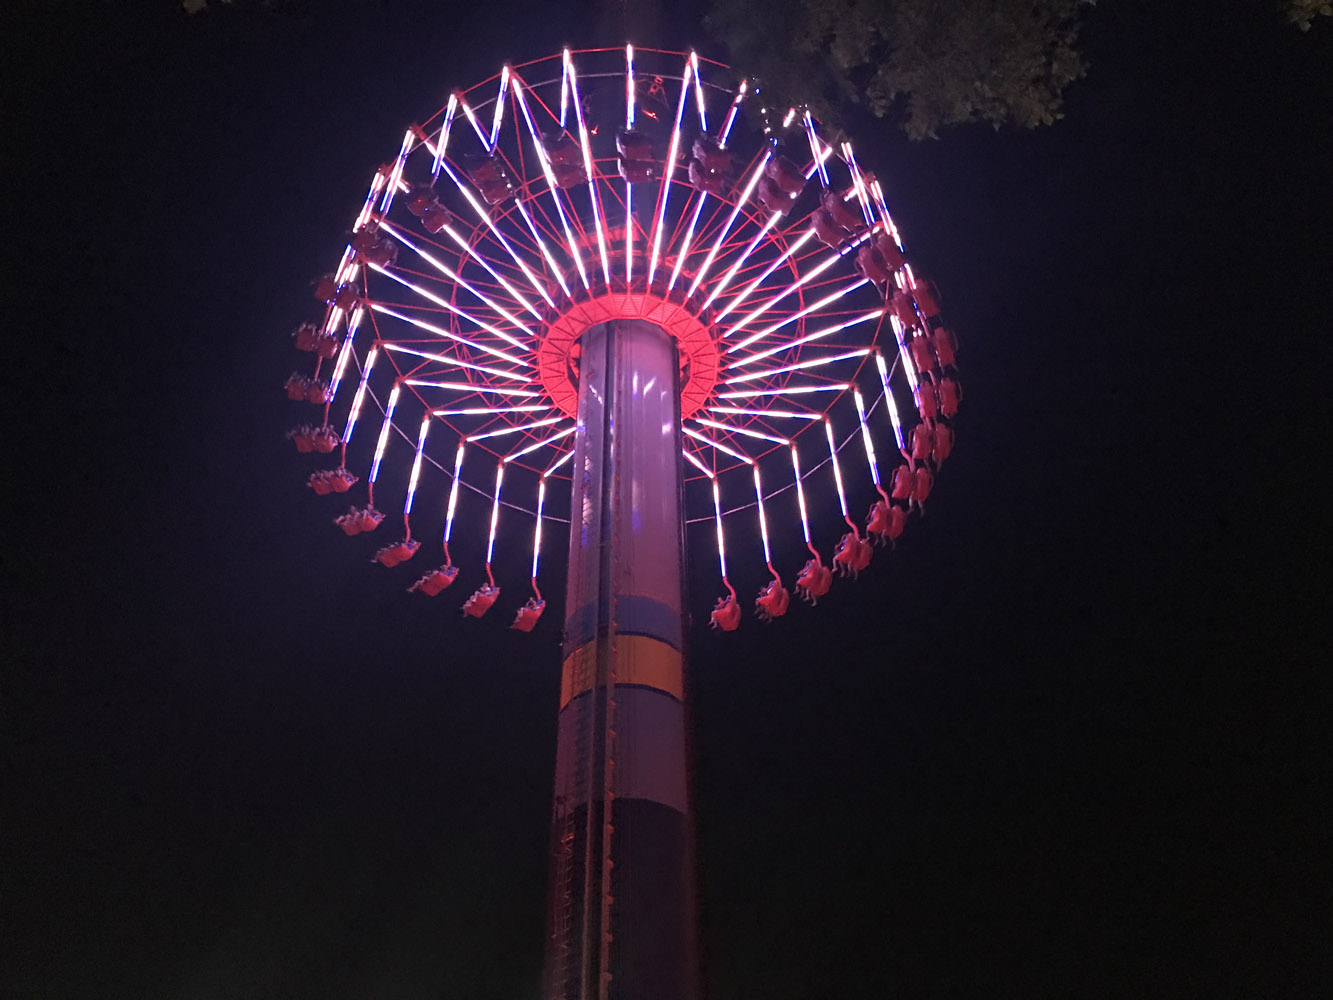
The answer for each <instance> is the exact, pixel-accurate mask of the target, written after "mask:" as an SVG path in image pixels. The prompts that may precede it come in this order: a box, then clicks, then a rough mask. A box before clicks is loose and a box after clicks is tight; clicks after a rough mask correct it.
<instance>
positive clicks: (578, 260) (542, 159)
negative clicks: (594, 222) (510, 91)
mask: <svg viewBox="0 0 1333 1000" xmlns="http://www.w3.org/2000/svg"><path fill="white" fill-rule="evenodd" d="M514 96H515V97H517V98H518V106H519V108H520V109H521V110H522V112H523V119H524V121H526V122H527V126H528V134H529V135H530V136H531V137H532V145H533V148H534V149H535V150H536V151H537V162H538V163H540V164H541V167H542V173H544V174H545V175H546V188H547V190H548V191H549V192H550V194H551V201H552V202H554V204H555V211H556V214H557V215H559V216H560V225H561V226H562V227H563V228H564V230H565V243H566V244H567V245H568V247H569V255H570V257H572V258H573V259H574V265H575V266H576V267H577V268H578V271H579V279H580V280H581V281H582V282H583V287H584V288H585V289H587V288H588V273H587V271H585V270H584V268H583V255H582V254H580V253H579V248H578V242H577V241H576V240H575V239H574V233H573V231H572V230H571V229H570V228H569V219H568V218H567V217H566V215H565V209H564V206H563V205H562V204H561V203H560V188H559V187H558V186H557V185H556V182H555V173H554V171H552V170H551V162H550V160H549V159H548V157H547V155H546V147H545V146H543V145H542V139H541V133H540V132H538V130H537V126H536V123H534V122H533V120H532V112H531V111H529V110H528V99H527V98H526V97H524V96H523V88H522V87H521V86H520V85H519V81H518V80H515V81H514ZM560 127H561V128H564V127H565V118H564V110H563V108H562V109H561V116H560ZM520 209H521V205H520ZM529 225H531V223H529ZM559 273H560V272H559V270H557V271H556V275H557V277H558V276H559ZM560 287H561V288H565V283H564V281H563V280H561V281H560ZM565 294H566V295H568V294H569V289H567V288H566V289H565Z"/></svg>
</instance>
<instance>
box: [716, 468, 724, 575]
mask: <svg viewBox="0 0 1333 1000" xmlns="http://www.w3.org/2000/svg"><path fill="white" fill-rule="evenodd" d="M713 518H714V520H715V521H716V522H717V563H718V566H720V567H721V569H722V579H724V580H725V579H726V578H727V547H726V543H725V542H724V541H723V539H722V496H721V494H720V493H719V492H718V487H717V476H714V477H713Z"/></svg>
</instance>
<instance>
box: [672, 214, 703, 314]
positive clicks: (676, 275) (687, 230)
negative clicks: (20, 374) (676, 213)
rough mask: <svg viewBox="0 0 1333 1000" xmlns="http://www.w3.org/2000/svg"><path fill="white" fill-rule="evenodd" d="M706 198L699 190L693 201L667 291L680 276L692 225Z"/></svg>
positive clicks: (695, 221) (694, 223) (688, 246)
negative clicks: (697, 197) (696, 197)
mask: <svg viewBox="0 0 1333 1000" xmlns="http://www.w3.org/2000/svg"><path fill="white" fill-rule="evenodd" d="M707 200H708V192H707V191H700V192H699V200H698V201H696V202H695V203H694V215H692V216H690V224H689V225H688V226H687V227H686V228H685V238H684V239H683V240H681V243H680V250H679V251H677V253H676V266H675V267H673V268H672V269H671V280H670V281H668V282H667V291H668V292H669V291H671V290H672V289H673V288H675V287H676V279H677V278H679V277H680V269H681V266H682V265H683V264H684V263H685V258H686V257H688V256H689V254H690V241H691V240H693V239H694V227H695V226H697V225H698V224H699V216H700V215H701V214H702V213H703V210H704V202H706V201H707Z"/></svg>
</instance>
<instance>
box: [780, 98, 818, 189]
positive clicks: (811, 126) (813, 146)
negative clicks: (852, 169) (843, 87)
mask: <svg viewBox="0 0 1333 1000" xmlns="http://www.w3.org/2000/svg"><path fill="white" fill-rule="evenodd" d="M787 119H788V120H787V121H785V122H783V123H782V124H783V126H784V127H785V126H786V125H789V124H790V123H791V112H788V113H787ZM805 134H806V136H808V137H809V139H810V156H811V158H813V159H814V161H815V167H816V169H818V171H819V180H820V182H821V183H822V184H823V185H824V187H828V170H826V169H825V168H824V160H825V158H826V156H827V154H825V153H824V152H823V150H824V144H823V143H822V142H820V141H819V136H817V135H816V134H815V119H814V118H813V116H811V114H810V112H809V111H807V112H806V113H805ZM821 154H823V155H821Z"/></svg>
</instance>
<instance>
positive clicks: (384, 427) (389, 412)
mask: <svg viewBox="0 0 1333 1000" xmlns="http://www.w3.org/2000/svg"><path fill="white" fill-rule="evenodd" d="M401 390H402V385H400V384H399V383H398V382H395V383H394V384H393V389H392V390H391V391H390V393H389V405H388V406H386V407H385V408H384V423H382V424H380V439H379V441H378V442H376V444H375V461H374V463H373V464H372V465H371V466H370V482H371V483H372V484H373V483H374V482H375V479H376V477H378V476H379V472H380V460H381V459H382V458H384V446H385V445H387V444H388V443H389V427H390V426H391V425H392V424H393V410H394V407H395V406H397V405H398V394H399V392H400V391H401Z"/></svg>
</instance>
